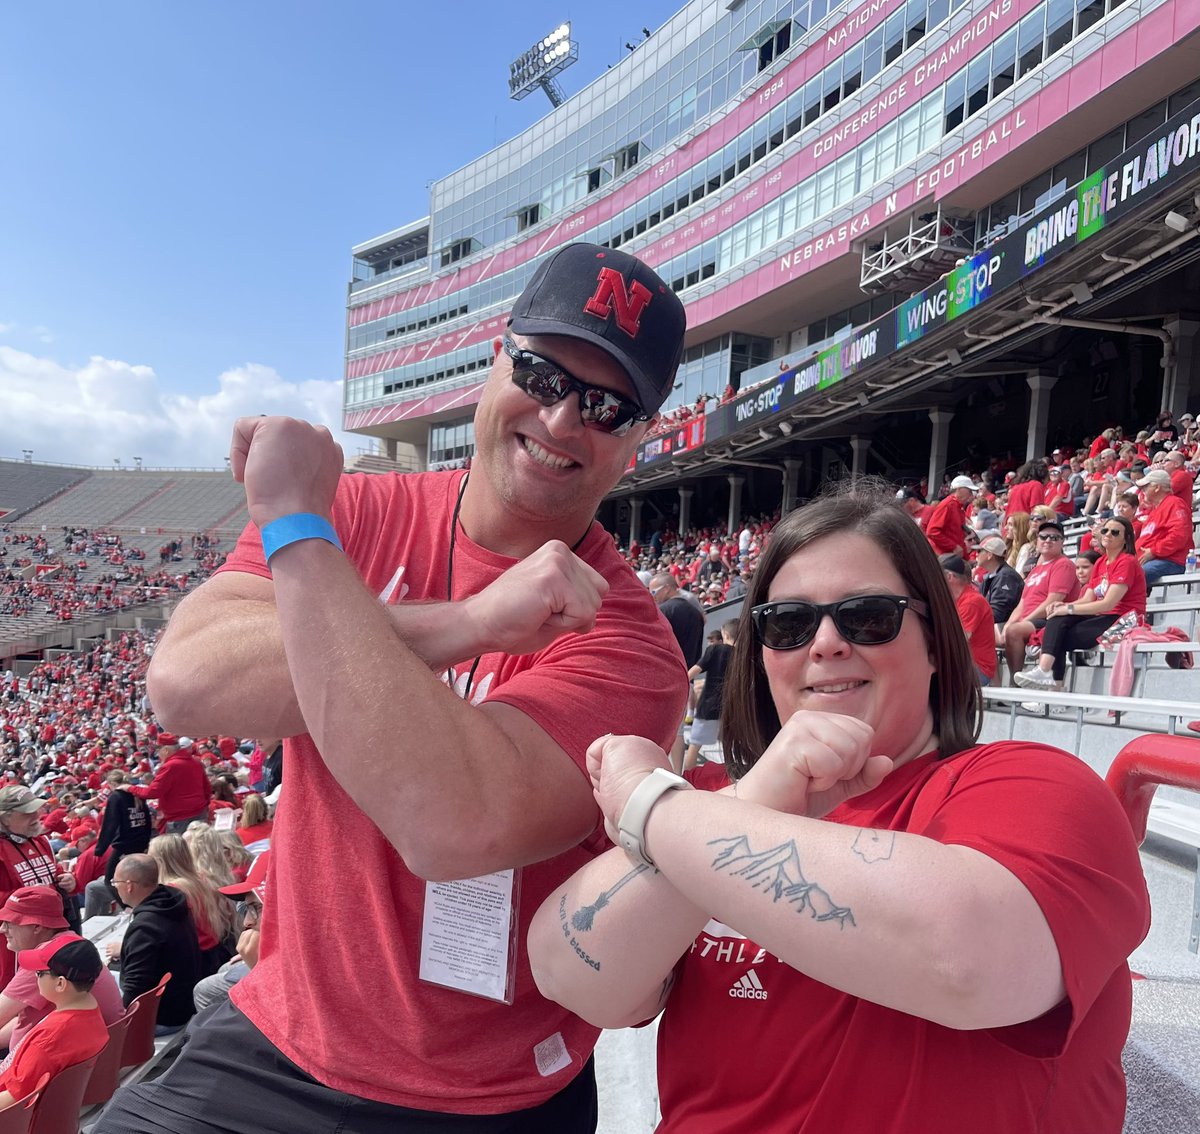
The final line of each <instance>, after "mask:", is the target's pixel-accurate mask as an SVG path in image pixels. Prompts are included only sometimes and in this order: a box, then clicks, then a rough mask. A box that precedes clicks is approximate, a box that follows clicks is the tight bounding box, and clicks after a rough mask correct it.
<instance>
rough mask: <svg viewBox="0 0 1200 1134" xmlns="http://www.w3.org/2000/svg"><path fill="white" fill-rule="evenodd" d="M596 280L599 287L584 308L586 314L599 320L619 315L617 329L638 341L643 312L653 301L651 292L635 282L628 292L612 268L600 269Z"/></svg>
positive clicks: (619, 275)
mask: <svg viewBox="0 0 1200 1134" xmlns="http://www.w3.org/2000/svg"><path fill="white" fill-rule="evenodd" d="M597 278H598V279H599V281H600V283H599V286H597V288H596V292H595V294H594V295H593V296H592V298H591V299H589V300H588V301H587V303H585V304H584V305H583V309H584V311H586V312H587V313H588V314H589V315H595V316H596V317H597V318H600V319H607V318H608V317H609V316H610V315H614V316H616V320H617V326H618V327H620V328H621V330H622V331H624V332H625V333H626V334H627V335H628V336H629V337H630V338H631V339H636V338H637V333H638V324H640V323H641V321H642V312H643V311H645V310H646V304H647V303H649V302H650V300H651V298H652V297H651V294H650V289H649V288H647V287H646V286H645V285H644V284H640V283H638V281H637V280H634V281H633V286H632V287H630V289H629V290H628V291H626V290H625V280H624V278H623V277H622V276H621V273H620V272H618V271H616V270H615V269H613V268H601V269H600V275H599V276H598V277H597Z"/></svg>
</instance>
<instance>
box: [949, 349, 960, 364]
mask: <svg viewBox="0 0 1200 1134" xmlns="http://www.w3.org/2000/svg"><path fill="white" fill-rule="evenodd" d="M946 361H947V362H948V363H950V365H951V366H961V365H962V355H961V354H959V353H958V351H956V350H955V349H954V348H953V347H951V348H950V349H949V350H948V351H946Z"/></svg>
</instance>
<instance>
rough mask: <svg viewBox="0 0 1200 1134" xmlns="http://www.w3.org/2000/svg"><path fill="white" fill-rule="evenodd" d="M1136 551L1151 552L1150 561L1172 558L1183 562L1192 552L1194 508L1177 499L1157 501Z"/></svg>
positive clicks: (1176, 497)
mask: <svg viewBox="0 0 1200 1134" xmlns="http://www.w3.org/2000/svg"><path fill="white" fill-rule="evenodd" d="M1137 549H1138V551H1139V552H1141V551H1149V552H1150V558H1151V559H1169V560H1170V561H1171V562H1172V563H1183V562H1185V561H1186V560H1187V557H1188V552H1189V551H1191V550H1192V509H1191V507H1190V505H1186V504H1184V503H1183V501H1182V500H1180V499H1179V497H1178V496H1164V497H1163V499H1162V500H1160V501H1159V502H1158V507H1156V508H1155V509H1154V510H1153V511H1152V512H1151V513H1150V515H1148V516H1147V517H1146V522H1145V523H1144V524H1143V525H1142V531H1141V534H1140V535H1139V536H1138V537H1137Z"/></svg>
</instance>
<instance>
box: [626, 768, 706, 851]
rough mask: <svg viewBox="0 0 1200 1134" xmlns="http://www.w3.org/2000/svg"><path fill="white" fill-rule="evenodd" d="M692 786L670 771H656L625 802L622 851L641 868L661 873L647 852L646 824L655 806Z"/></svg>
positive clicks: (658, 769) (656, 769) (660, 769)
mask: <svg viewBox="0 0 1200 1134" xmlns="http://www.w3.org/2000/svg"><path fill="white" fill-rule="evenodd" d="M691 786H692V785H691V784H689V783H688V782H687V780H685V779H684V778H683V777H682V776H677V775H676V774H675V773H674V772H669V771H667V769H666V768H655V769H654V771H653V772H651V773H650V774H649V775H648V776H647V777H646V778H645V779H644V780H642V782H641V783H640V784H638V786H637V787H635V788H634V789H633V792H632V794H631V795H630V796H629V798H628V799H627V800H626V801H625V807H624V809H623V810H622V811H621V818H620V820H619V821H618V823H617V837H618V839H619V841H620V844H621V849H622V850H623V851H624V852H625V853H626V854H627V855H628V856H629V858H630V860H631V861H632V862H633V863H635V864H636V865H638V866H648V867H650V869H651V870H657V869H658V867H657V866H655V865H654V861H653V859H651V857H650V856H649V855H648V854H647V853H646V821H647V820H648V819H649V818H650V812H651V810H652V809H653V808H654V805H655V804H656V803H657V802H658V801H659V800H660V799H661V798H662V797H663V795H664V794H666V793H667V792H669V791H678V790H681V789H683V788H688V789H690V788H691Z"/></svg>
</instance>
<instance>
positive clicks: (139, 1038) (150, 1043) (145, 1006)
mask: <svg viewBox="0 0 1200 1134" xmlns="http://www.w3.org/2000/svg"><path fill="white" fill-rule="evenodd" d="M170 979H171V974H170V973H163V976H162V980H160V981H159V982H158V984H156V985H155V986H154V987H153V988H149V989H147V990H146V991H145V992H143V993H142V994H141V996H136V997H134V1000H133V1003H132V1004H130V1005H129V1011H128V1012H126V1013H125V1015H126V1017H127V1018H128V1019H129V1027H128V1028H127V1029H126V1032H125V1046H124V1047H123V1048H122V1050H121V1067H136V1066H137V1065H138V1064H139V1063H145V1062H146V1060H147V1059H149V1058H150V1057H151V1056H152V1055H153V1054H154V1026H155V1024H157V1023H158V1006H159V1004H161V1003H162V994H163V989H165V988H166V987H167V981H169V980H170Z"/></svg>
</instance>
